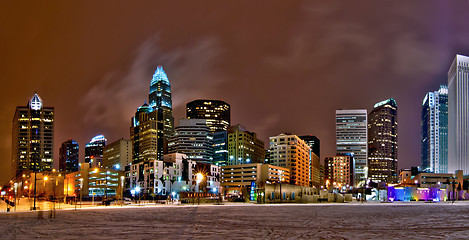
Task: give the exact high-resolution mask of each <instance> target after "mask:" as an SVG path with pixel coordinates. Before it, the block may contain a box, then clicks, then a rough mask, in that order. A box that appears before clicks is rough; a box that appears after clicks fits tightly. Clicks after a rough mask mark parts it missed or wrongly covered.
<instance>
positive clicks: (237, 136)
mask: <svg viewBox="0 0 469 240" xmlns="http://www.w3.org/2000/svg"><path fill="white" fill-rule="evenodd" d="M227 132H228V165H238V164H247V163H263V162H264V160H265V149H264V142H263V141H262V140H260V139H258V138H257V134H256V133H254V132H249V131H247V130H246V128H245V127H243V126H241V125H239V124H238V125H234V126H230V127H229V128H228V130H227Z"/></svg>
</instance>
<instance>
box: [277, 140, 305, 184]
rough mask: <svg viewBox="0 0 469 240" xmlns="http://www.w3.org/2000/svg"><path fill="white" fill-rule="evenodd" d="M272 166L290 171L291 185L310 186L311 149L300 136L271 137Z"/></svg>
mask: <svg viewBox="0 0 469 240" xmlns="http://www.w3.org/2000/svg"><path fill="white" fill-rule="evenodd" d="M269 139H270V164H272V165H275V166H279V167H284V168H288V169H289V170H290V184H294V185H299V186H305V187H308V186H310V182H311V166H310V163H311V156H310V153H311V148H310V147H309V146H308V144H306V143H305V142H304V141H303V140H301V139H300V138H299V137H298V136H296V135H293V134H290V133H282V134H280V135H278V136H274V137H270V138H269Z"/></svg>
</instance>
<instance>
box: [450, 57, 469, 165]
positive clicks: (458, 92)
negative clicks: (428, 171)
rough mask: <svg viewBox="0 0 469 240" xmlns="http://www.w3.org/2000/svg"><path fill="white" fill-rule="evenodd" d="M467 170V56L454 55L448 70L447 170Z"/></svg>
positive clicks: (468, 163) (468, 130)
mask: <svg viewBox="0 0 469 240" xmlns="http://www.w3.org/2000/svg"><path fill="white" fill-rule="evenodd" d="M456 170H463V172H465V173H468V172H469V57H467V56H463V55H456V57H455V58H454V61H453V63H452V64H451V67H450V69H449V71H448V172H449V173H453V172H455V171H456Z"/></svg>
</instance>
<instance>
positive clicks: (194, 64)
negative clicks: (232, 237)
mask: <svg viewBox="0 0 469 240" xmlns="http://www.w3.org/2000/svg"><path fill="white" fill-rule="evenodd" d="M221 53H222V50H221V47H220V45H219V42H218V41H217V40H216V39H215V38H213V37H206V38H201V39H199V40H198V41H195V42H194V43H192V44H189V45H186V46H182V47H179V48H176V49H172V50H169V51H164V50H163V49H162V48H161V47H160V45H159V36H158V35H155V36H152V37H150V38H148V39H147V40H146V41H145V42H143V43H142V44H141V45H140V46H139V48H138V49H137V51H136V57H135V59H134V60H133V61H132V63H131V64H130V66H129V67H128V69H126V70H122V69H118V70H112V71H109V72H108V73H106V74H105V75H104V76H103V77H102V79H101V80H100V81H99V82H97V83H96V84H95V85H94V86H93V87H92V88H91V89H90V90H89V91H88V92H87V93H86V94H85V97H84V98H83V100H82V101H81V106H82V107H83V108H85V109H86V110H85V114H84V118H83V119H84V122H85V124H92V125H96V126H97V127H98V129H103V128H104V129H114V128H118V127H120V126H122V125H123V124H122V122H125V123H127V122H130V118H131V116H132V115H133V114H134V113H135V110H136V109H137V107H138V106H140V105H142V104H143V101H148V91H149V87H150V81H151V78H152V75H153V71H154V70H155V68H156V66H158V65H162V66H163V67H164V69H165V71H166V73H167V75H168V78H169V80H170V83H171V85H172V86H171V88H172V92H173V96H172V99H173V109H174V108H175V107H177V106H179V105H182V104H185V102H186V101H187V100H188V99H191V98H193V97H196V96H199V95H200V94H201V92H204V91H207V89H213V88H216V87H218V86H219V85H220V84H221V83H222V82H223V79H224V78H223V77H221V76H220V75H219V74H217V71H216V69H214V67H215V66H216V63H217V58H218V57H219V56H220V54H221ZM174 89H177V91H174ZM124 126H128V125H127V124H124Z"/></svg>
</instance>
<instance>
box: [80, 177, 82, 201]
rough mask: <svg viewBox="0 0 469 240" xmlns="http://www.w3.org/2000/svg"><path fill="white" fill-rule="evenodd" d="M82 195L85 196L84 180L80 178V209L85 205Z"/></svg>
mask: <svg viewBox="0 0 469 240" xmlns="http://www.w3.org/2000/svg"><path fill="white" fill-rule="evenodd" d="M82 195H83V178H80V208H81V205H83V198H82Z"/></svg>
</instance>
